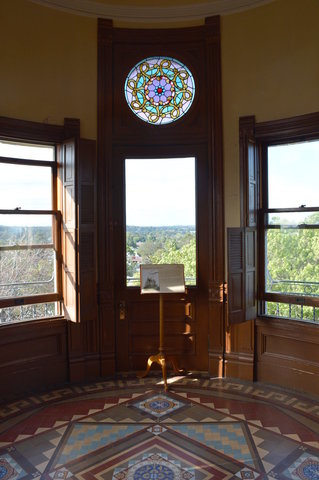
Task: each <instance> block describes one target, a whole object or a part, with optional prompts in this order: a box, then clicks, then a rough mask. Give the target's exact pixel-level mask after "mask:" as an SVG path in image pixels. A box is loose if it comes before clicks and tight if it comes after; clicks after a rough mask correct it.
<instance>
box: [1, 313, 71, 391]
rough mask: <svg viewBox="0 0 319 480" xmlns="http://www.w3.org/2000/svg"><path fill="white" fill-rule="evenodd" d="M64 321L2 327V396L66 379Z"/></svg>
mask: <svg viewBox="0 0 319 480" xmlns="http://www.w3.org/2000/svg"><path fill="white" fill-rule="evenodd" d="M66 345H67V342H66V321H65V320H50V321H47V320H43V321H34V322H29V323H24V324H12V325H8V326H1V337H0V384H1V397H2V396H3V397H10V396H11V395H13V394H22V393H26V392H28V391H32V390H34V389H35V390H39V389H42V388H46V387H49V386H52V385H55V384H61V383H64V382H66V381H67V380H68V362H67V347H66Z"/></svg>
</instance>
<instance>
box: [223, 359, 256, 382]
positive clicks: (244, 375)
mask: <svg viewBox="0 0 319 480" xmlns="http://www.w3.org/2000/svg"><path fill="white" fill-rule="evenodd" d="M224 363H225V366H224V376H225V377H226V378H227V377H231V378H239V379H240V380H248V381H253V380H254V355H253V354H242V353H236V352H232V353H226V354H225V360H224Z"/></svg>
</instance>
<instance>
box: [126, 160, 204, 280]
mask: <svg viewBox="0 0 319 480" xmlns="http://www.w3.org/2000/svg"><path fill="white" fill-rule="evenodd" d="M125 179H126V276H127V285H128V286H134V285H135V286H138V285H139V284H140V278H139V265H140V264H141V263H182V264H184V268H185V282H186V284H187V285H195V284H196V226H195V224H196V219H195V158H193V157H192V158H161V159H127V160H126V163H125Z"/></svg>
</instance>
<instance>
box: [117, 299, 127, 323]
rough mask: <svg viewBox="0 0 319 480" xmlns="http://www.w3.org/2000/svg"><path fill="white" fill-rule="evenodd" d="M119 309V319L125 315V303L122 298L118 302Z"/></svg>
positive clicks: (122, 318) (123, 318)
mask: <svg viewBox="0 0 319 480" xmlns="http://www.w3.org/2000/svg"><path fill="white" fill-rule="evenodd" d="M119 309H120V320H125V317H126V304H125V301H124V300H121V301H120V303H119Z"/></svg>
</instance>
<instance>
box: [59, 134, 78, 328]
mask: <svg viewBox="0 0 319 480" xmlns="http://www.w3.org/2000/svg"><path fill="white" fill-rule="evenodd" d="M59 153H60V156H59V180H60V190H61V191H60V202H61V211H62V257H63V260H62V290H63V303H64V316H65V318H67V319H68V320H71V321H72V322H76V321H77V318H78V308H77V218H76V214H77V208H76V205H77V198H76V193H77V192H76V142H75V140H68V141H65V142H63V144H62V145H61V146H60V149H59Z"/></svg>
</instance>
